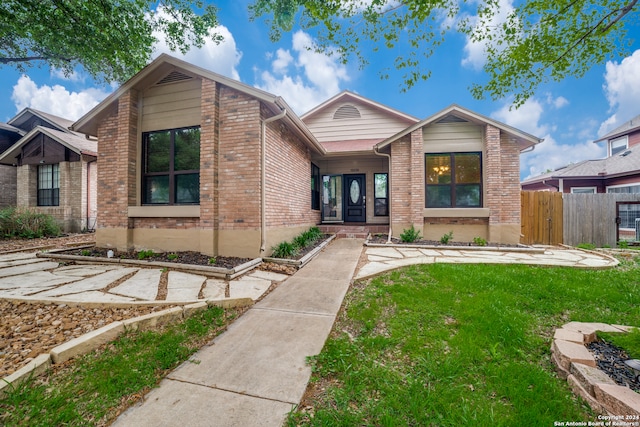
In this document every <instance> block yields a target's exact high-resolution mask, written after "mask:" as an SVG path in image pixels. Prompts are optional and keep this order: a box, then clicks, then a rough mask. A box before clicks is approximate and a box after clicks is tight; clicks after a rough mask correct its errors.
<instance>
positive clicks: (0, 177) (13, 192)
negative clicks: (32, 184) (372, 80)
mask: <svg viewBox="0 0 640 427" xmlns="http://www.w3.org/2000/svg"><path fill="white" fill-rule="evenodd" d="M17 177H18V172H17V168H15V167H13V166H6V165H0V189H2V190H1V191H0V209H2V208H6V207H8V206H15V205H16V202H17V191H18V181H17Z"/></svg>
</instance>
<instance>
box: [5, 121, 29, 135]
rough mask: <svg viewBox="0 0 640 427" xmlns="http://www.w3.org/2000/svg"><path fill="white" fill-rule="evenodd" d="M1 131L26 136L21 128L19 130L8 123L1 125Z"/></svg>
mask: <svg viewBox="0 0 640 427" xmlns="http://www.w3.org/2000/svg"><path fill="white" fill-rule="evenodd" d="M0 130H3V131H6V132H12V133H16V134H18V135H20V136H22V135H24V134H25V133H26V132H25V131H23V130H22V129H20V128H17V127H15V126H11V125H10V124H7V123H0Z"/></svg>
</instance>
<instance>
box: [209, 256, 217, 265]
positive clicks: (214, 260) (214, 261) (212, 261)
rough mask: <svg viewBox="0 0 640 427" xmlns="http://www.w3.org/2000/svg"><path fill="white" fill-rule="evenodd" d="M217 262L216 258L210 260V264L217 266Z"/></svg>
mask: <svg viewBox="0 0 640 427" xmlns="http://www.w3.org/2000/svg"><path fill="white" fill-rule="evenodd" d="M216 261H217V259H216V257H214V256H212V257H211V258H209V264H215V263H216Z"/></svg>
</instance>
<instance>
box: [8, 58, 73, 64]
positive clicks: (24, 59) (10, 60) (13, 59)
mask: <svg viewBox="0 0 640 427" xmlns="http://www.w3.org/2000/svg"><path fill="white" fill-rule="evenodd" d="M51 60H57V61H65V62H71V61H72V59H71V58H58V57H55V56H25V57H21V58H0V64H10V63H13V62H29V61H51Z"/></svg>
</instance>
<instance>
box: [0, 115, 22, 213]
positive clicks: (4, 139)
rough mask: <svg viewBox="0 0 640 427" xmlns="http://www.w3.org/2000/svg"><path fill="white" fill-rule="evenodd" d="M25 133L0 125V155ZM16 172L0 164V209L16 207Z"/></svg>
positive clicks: (7, 125) (8, 125)
mask: <svg viewBox="0 0 640 427" xmlns="http://www.w3.org/2000/svg"><path fill="white" fill-rule="evenodd" d="M25 133H26V132H25V131H23V130H22V129H19V128H17V127H15V126H11V125H10V124H8V123H0V154H2V153H4V152H5V150H7V149H8V148H9V147H11V146H12V145H13V144H15V143H16V142H17V141H18V140H19V139H20V138H22V137H23V136H24V134H25ZM17 176H18V175H17V172H16V168H15V167H14V166H13V165H3V164H0V188H2V191H0V209H3V208H7V207H10V206H15V205H16V196H17V194H18V193H17V187H16V186H17Z"/></svg>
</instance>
